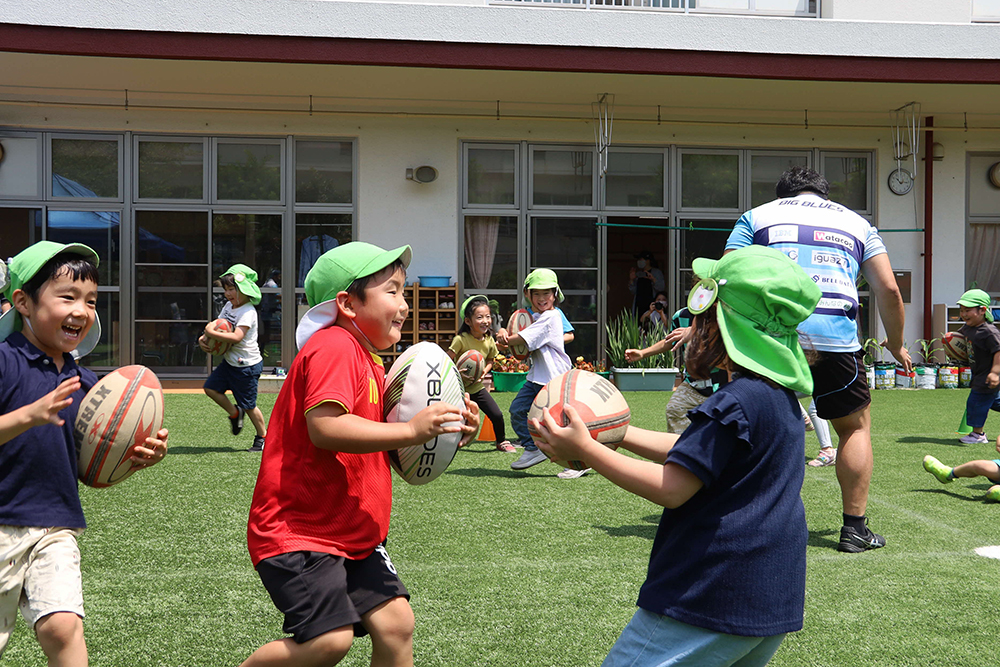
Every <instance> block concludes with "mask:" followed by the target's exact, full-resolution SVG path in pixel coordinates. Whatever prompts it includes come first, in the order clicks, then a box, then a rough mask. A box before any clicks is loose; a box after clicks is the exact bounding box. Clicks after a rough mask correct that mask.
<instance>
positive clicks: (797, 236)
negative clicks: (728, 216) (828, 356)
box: [726, 193, 885, 352]
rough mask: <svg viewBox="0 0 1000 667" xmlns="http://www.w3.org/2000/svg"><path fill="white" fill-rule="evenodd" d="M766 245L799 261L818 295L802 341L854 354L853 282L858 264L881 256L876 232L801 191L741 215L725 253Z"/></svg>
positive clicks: (804, 325) (855, 306) (801, 330)
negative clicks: (816, 289)
mask: <svg viewBox="0 0 1000 667" xmlns="http://www.w3.org/2000/svg"><path fill="white" fill-rule="evenodd" d="M748 245H764V246H770V247H772V248H774V249H776V250H780V251H781V252H783V253H785V254H786V255H788V256H789V257H790V258H791V259H793V260H794V261H795V262H797V263H798V265H799V266H801V267H802V268H803V269H804V270H805V272H806V273H807V274H808V275H809V277H810V278H812V279H813V281H815V283H816V284H817V285H818V286H819V288H820V289H821V290H822V291H823V297H822V298H821V299H820V302H819V304H818V305H817V306H816V310H815V311H813V314H812V315H810V316H809V317H808V319H806V320H805V321H804V322H803V323H802V324H800V325H799V334H800V335H801V336H802V339H803V342H806V343H807V344H808V345H810V346H811V347H813V348H814V349H816V350H821V351H826V352H854V351H855V350H858V349H860V348H861V345H860V343H859V342H858V328H857V324H856V323H855V322H856V320H857V318H858V290H857V280H858V275H859V274H860V273H861V265H862V264H863V263H864V262H865V261H866V260H868V259H870V258H872V257H874V256H875V255H879V254H882V253H884V252H885V244H884V243H882V237H880V236H879V234H878V230H877V229H875V227H873V226H872V224H871V223H870V222H868V221H867V220H865V219H864V218H862V217H861V216H860V215H858V214H857V213H855V212H854V211H852V210H850V209H848V208H846V207H844V206H841V205H840V204H837V203H836V202H832V201H829V200H827V199H823V198H822V197H820V196H819V195H815V194H812V193H803V194H800V195H798V196H796V197H788V198H786V199H776V200H774V201H772V202H769V203H767V204H764V205H762V206H758V207H757V208H754V209H751V210H749V211H747V212H746V213H744V214H743V215H742V216H741V217H740V219H739V221H738V222H737V223H736V227H735V228H734V229H733V231H732V233H731V234H730V235H729V240H728V241H727V242H726V250H735V249H736V248H742V247H744V246H748Z"/></svg>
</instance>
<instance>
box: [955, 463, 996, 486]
mask: <svg viewBox="0 0 1000 667" xmlns="http://www.w3.org/2000/svg"><path fill="white" fill-rule="evenodd" d="M952 472H953V473H954V475H955V477H985V478H987V479H988V480H990V481H991V482H993V483H996V482H997V481H998V480H997V478H998V477H1000V469H998V468H997V464H996V463H994V462H993V461H969V462H968V463H963V464H962V465H960V466H956V467H954V468H952Z"/></svg>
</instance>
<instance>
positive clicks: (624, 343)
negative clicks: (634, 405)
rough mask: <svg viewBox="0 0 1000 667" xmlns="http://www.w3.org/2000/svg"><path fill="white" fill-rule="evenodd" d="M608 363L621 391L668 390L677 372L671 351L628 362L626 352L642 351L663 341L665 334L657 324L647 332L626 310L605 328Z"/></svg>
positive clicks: (671, 388) (672, 386)
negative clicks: (630, 350) (632, 350)
mask: <svg viewBox="0 0 1000 667" xmlns="http://www.w3.org/2000/svg"><path fill="white" fill-rule="evenodd" d="M607 332H608V345H607V354H608V362H609V363H610V364H611V375H612V380H613V381H614V383H615V385H616V386H617V387H618V389H620V390H621V391H671V390H673V388H674V379H675V378H676V377H677V369H676V368H674V355H673V352H670V351H667V352H664V353H663V354H658V355H653V356H649V357H646V358H645V359H640V360H638V361H635V362H629V361H626V359H625V350H629V349H635V350H642V349H645V348H647V347H649V346H650V345H652V344H653V343H656V342H658V341H661V340H663V338H664V337H666V335H667V332H666V330H665V329H664V327H663V325H662V324H660V323H657V324H656V325H654V326H653V327H652V328H650V329H649V330H644V329H643V328H642V326H641V325H640V324H639V318H638V317H636V316H635V315H633V314H632V313H631V312H629V311H627V310H626V311H622V313H621V314H620V315H618V317H616V318H614V319H613V320H611V321H610V322H608V325H607Z"/></svg>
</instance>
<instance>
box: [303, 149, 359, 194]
mask: <svg viewBox="0 0 1000 667" xmlns="http://www.w3.org/2000/svg"><path fill="white" fill-rule="evenodd" d="M353 154H354V146H353V145H352V144H351V142H349V141H298V142H296V143H295V201H297V202H308V203H316V204H350V203H351V201H352V200H353V188H354V181H353V170H354V161H353Z"/></svg>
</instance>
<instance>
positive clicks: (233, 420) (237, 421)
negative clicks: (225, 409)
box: [229, 408, 245, 435]
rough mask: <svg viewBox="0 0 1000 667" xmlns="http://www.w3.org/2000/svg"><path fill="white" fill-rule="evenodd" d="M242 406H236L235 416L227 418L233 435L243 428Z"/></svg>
mask: <svg viewBox="0 0 1000 667" xmlns="http://www.w3.org/2000/svg"><path fill="white" fill-rule="evenodd" d="M244 414H245V413H244V412H243V408H236V416H235V417H230V418H229V427H230V428H231V429H232V430H233V435H239V434H240V431H242V430H243V415H244Z"/></svg>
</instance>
